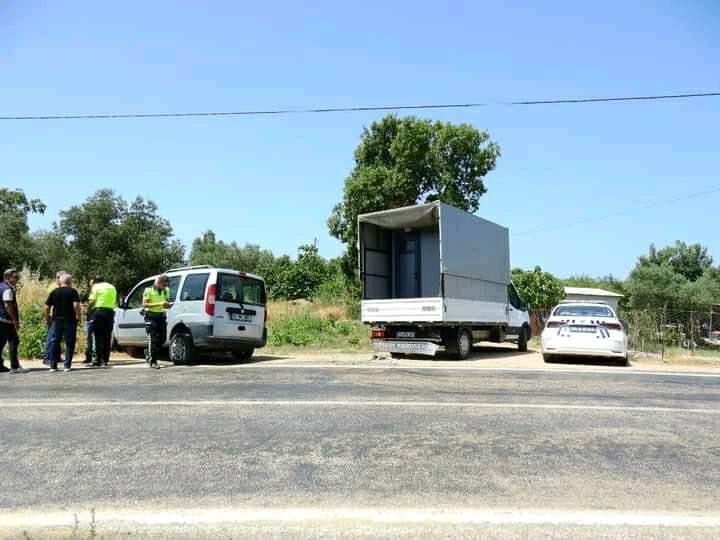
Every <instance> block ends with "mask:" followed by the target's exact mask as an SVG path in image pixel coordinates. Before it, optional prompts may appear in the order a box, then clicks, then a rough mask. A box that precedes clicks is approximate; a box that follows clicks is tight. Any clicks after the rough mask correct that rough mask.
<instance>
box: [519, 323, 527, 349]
mask: <svg viewBox="0 0 720 540" xmlns="http://www.w3.org/2000/svg"><path fill="white" fill-rule="evenodd" d="M527 350H528V335H527V328H525V327H524V326H523V327H522V328H521V329H520V335H519V336H518V351H520V352H527Z"/></svg>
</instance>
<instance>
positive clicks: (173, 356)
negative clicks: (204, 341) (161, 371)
mask: <svg viewBox="0 0 720 540" xmlns="http://www.w3.org/2000/svg"><path fill="white" fill-rule="evenodd" d="M193 348H194V345H193V342H192V337H190V336H189V335H188V334H175V335H174V336H173V337H171V338H170V346H169V348H168V349H169V350H168V356H169V357H170V361H171V362H172V363H174V364H175V365H176V366H181V365H184V364H189V363H190V362H192V359H193Z"/></svg>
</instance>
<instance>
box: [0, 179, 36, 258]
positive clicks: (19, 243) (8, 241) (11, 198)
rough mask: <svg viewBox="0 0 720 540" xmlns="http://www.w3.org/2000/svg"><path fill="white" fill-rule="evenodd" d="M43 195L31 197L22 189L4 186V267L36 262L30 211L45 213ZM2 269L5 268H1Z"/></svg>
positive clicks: (0, 225)
mask: <svg viewBox="0 0 720 540" xmlns="http://www.w3.org/2000/svg"><path fill="white" fill-rule="evenodd" d="M45 209H46V207H45V204H43V202H42V201H41V200H39V199H28V197H27V195H25V193H24V192H23V191H22V190H20V189H7V188H0V238H3V239H4V240H3V242H2V243H0V268H2V269H3V270H4V269H6V268H8V267H10V266H16V267H18V268H21V267H23V266H34V263H35V261H34V260H33V255H34V252H33V249H32V239H31V237H30V234H29V228H28V220H27V218H28V214H31V213H35V214H43V213H45ZM0 272H2V270H0Z"/></svg>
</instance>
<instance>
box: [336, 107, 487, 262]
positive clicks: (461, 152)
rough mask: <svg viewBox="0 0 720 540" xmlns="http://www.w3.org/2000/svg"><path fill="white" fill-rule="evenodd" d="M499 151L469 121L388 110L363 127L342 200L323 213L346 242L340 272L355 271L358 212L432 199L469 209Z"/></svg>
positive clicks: (482, 190) (475, 203)
mask: <svg viewBox="0 0 720 540" xmlns="http://www.w3.org/2000/svg"><path fill="white" fill-rule="evenodd" d="M499 156H500V148H499V146H498V145H497V144H496V143H494V142H492V141H491V140H490V136H489V135H488V133H487V132H484V131H480V130H478V129H476V128H474V127H473V126H471V125H469V124H459V125H458V124H451V123H447V122H433V121H430V120H423V119H420V118H416V117H413V116H410V117H405V118H399V117H397V116H395V115H388V116H386V117H384V118H383V119H381V120H380V121H378V122H373V123H372V124H371V125H370V128H369V129H368V128H365V129H364V130H363V134H362V138H361V141H360V144H359V146H358V147H357V148H356V149H355V166H354V167H353V170H352V171H351V173H350V175H349V176H348V177H347V179H346V180H345V187H344V192H343V200H342V202H340V203H338V204H337V205H336V206H335V207H334V208H333V211H332V214H331V215H330V218H329V219H328V228H329V230H330V234H332V235H333V236H334V237H336V238H338V239H339V240H341V241H342V242H343V243H344V244H345V245H346V248H347V252H346V255H345V257H344V262H343V268H344V270H345V272H346V273H348V274H349V275H353V274H354V272H355V262H356V261H357V248H356V241H357V216H358V215H359V214H362V213H366V212H374V211H378V210H386V209H389V208H395V207H399V206H408V205H412V204H416V203H418V202H428V201H435V200H441V201H443V202H446V203H448V204H451V205H453V206H456V207H458V208H461V209H463V210H467V211H470V212H474V211H476V210H477V209H478V205H479V200H480V197H481V196H482V195H483V194H484V193H485V192H486V191H487V189H486V187H485V183H484V178H485V176H486V175H487V174H488V173H489V172H490V171H492V170H493V169H494V168H495V163H496V161H497V158H498V157H499Z"/></svg>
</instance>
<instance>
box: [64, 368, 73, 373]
mask: <svg viewBox="0 0 720 540" xmlns="http://www.w3.org/2000/svg"><path fill="white" fill-rule="evenodd" d="M63 371H64V372H65V373H67V372H68V371H72V368H70V367H66V368H65V369H63Z"/></svg>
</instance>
